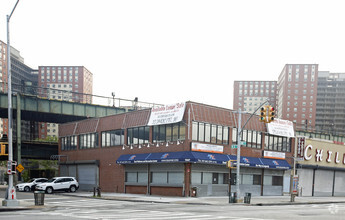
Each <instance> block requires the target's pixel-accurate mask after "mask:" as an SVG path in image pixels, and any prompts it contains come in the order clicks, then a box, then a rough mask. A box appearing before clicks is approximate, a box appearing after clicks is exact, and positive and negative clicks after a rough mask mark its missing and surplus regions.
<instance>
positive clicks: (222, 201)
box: [0, 191, 345, 212]
mask: <svg viewBox="0 0 345 220" xmlns="http://www.w3.org/2000/svg"><path fill="white" fill-rule="evenodd" d="M56 195H59V196H75V197H83V198H84V197H85V198H93V199H105V200H117V201H131V202H149V203H170V204H188V205H217V206H219V205H223V206H229V205H236V206H238V205H240V206H273V205H298V204H329V203H345V197H296V198H295V202H290V196H255V197H252V198H251V201H250V204H247V203H229V197H228V196H217V197H214V196H213V197H169V196H152V195H140V194H124V193H106V192H103V193H101V197H97V196H95V197H94V196H93V192H83V191H77V192H76V193H56ZM1 201H2V200H1ZM18 202H19V206H16V207H4V206H2V203H1V206H0V212H3V211H19V210H26V209H41V208H47V207H49V205H47V203H45V205H44V206H35V205H34V201H30V202H29V201H24V200H18Z"/></svg>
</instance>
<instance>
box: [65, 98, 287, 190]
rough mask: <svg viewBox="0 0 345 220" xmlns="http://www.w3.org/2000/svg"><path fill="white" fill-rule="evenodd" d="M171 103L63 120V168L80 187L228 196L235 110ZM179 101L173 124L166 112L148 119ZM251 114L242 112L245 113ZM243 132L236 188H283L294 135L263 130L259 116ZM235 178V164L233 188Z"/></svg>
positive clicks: (232, 178)
mask: <svg viewBox="0 0 345 220" xmlns="http://www.w3.org/2000/svg"><path fill="white" fill-rule="evenodd" d="M171 106H172V105H170V106H166V107H165V108H164V109H163V110H162V109H160V108H162V107H158V108H154V109H152V110H151V109H144V110H139V111H133V112H127V113H123V114H119V115H113V116H108V117H103V118H93V119H88V120H83V121H78V122H71V123H66V124H61V125H60V126H59V155H60V175H69V176H75V177H77V179H78V181H79V183H80V188H81V189H85V190H91V189H93V187H96V186H100V187H101V189H102V191H106V192H121V193H141V194H150V195H169V196H193V193H192V192H193V191H192V190H191V189H192V188H193V187H197V194H198V195H199V196H212V195H222V196H225V195H228V189H229V185H228V184H229V169H228V168H227V167H226V166H225V163H226V161H228V160H230V159H235V157H236V156H235V155H236V153H237V148H234V147H232V145H234V144H236V143H237V140H236V139H237V135H236V133H237V128H236V125H237V124H238V121H237V120H238V115H237V113H234V111H232V110H229V109H224V108H220V107H215V106H209V105H205V104H200V103H195V102H186V103H179V105H173V106H172V107H171ZM176 106H179V107H176ZM181 106H184V107H183V110H181V109H179V111H176V112H177V113H176V112H175V113H172V115H173V116H174V118H173V119H174V120H173V121H169V122H173V123H168V121H167V120H168V119H165V118H164V116H162V117H163V118H159V117H157V118H156V120H151V119H152V118H153V117H154V115H155V114H159V113H160V111H162V112H163V113H167V112H164V111H166V109H168V107H169V109H174V108H175V107H176V109H177V108H180V107H181ZM181 111H182V112H181ZM157 112H158V113H157ZM169 114H170V113H168V114H166V115H169ZM178 114H180V116H176V115H178ZM175 116H176V118H175ZM249 116H250V114H243V115H242V120H243V121H246V120H247V119H248V118H249ZM179 117H181V118H180V119H177V118H179ZM175 119H176V120H175ZM243 123H244V122H243ZM241 139H242V141H244V142H245V143H244V144H245V145H243V146H242V147H241V162H240V163H241V175H240V187H241V193H244V192H251V193H252V194H253V195H282V194H283V193H284V192H288V191H289V185H290V171H289V169H290V168H291V167H290V165H289V163H290V164H291V162H292V161H291V159H290V158H291V157H292V152H293V146H294V141H293V140H292V139H291V138H289V137H282V136H275V135H273V134H270V133H268V132H267V130H266V127H265V124H264V123H261V122H259V119H258V117H257V116H254V117H253V118H251V120H250V121H249V123H248V124H247V125H246V127H245V128H244V130H243V133H242V137H241ZM272 155H275V156H274V157H275V159H273V158H272ZM277 157H278V158H277ZM235 179H236V174H235V172H234V171H233V172H232V173H231V181H230V183H231V185H232V187H231V188H232V189H231V190H232V191H234V189H235V188H234V184H235V182H234V180H235Z"/></svg>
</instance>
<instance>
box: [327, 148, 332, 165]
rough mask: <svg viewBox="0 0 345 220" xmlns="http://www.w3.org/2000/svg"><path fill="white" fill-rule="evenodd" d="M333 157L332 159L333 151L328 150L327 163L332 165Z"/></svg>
mask: <svg viewBox="0 0 345 220" xmlns="http://www.w3.org/2000/svg"><path fill="white" fill-rule="evenodd" d="M331 157H332V151H330V150H328V151H327V160H326V161H327V162H328V163H330V162H331V161H332V160H331Z"/></svg>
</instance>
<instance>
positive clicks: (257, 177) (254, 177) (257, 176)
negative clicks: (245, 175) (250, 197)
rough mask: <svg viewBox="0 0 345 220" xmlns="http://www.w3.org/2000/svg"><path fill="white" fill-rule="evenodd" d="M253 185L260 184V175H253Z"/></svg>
mask: <svg viewBox="0 0 345 220" xmlns="http://www.w3.org/2000/svg"><path fill="white" fill-rule="evenodd" d="M253 185H261V175H253Z"/></svg>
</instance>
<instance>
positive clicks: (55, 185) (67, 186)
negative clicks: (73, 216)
mask: <svg viewBox="0 0 345 220" xmlns="http://www.w3.org/2000/svg"><path fill="white" fill-rule="evenodd" d="M78 188H79V183H78V181H77V180H76V179H75V178H74V177H54V178H52V179H50V180H48V181H47V182H45V183H41V184H37V185H36V190H41V191H45V192H46V193H48V194H51V193H53V192H54V191H59V190H64V191H70V192H75V191H77V189H78Z"/></svg>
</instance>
